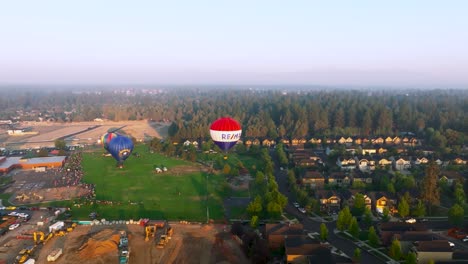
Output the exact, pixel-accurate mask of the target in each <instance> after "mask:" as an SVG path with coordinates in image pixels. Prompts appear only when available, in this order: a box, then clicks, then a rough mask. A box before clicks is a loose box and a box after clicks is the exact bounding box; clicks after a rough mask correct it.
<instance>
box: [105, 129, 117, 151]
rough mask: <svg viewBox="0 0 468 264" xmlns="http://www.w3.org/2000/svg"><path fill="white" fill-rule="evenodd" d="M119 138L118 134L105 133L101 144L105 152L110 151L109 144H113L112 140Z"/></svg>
mask: <svg viewBox="0 0 468 264" xmlns="http://www.w3.org/2000/svg"><path fill="white" fill-rule="evenodd" d="M117 136H118V134H116V133H113V132H108V133H105V134H104V135H102V137H101V144H102V145H103V146H104V149H105V150H107V151H108V146H109V142H111V140H112V139H113V138H116V137H117Z"/></svg>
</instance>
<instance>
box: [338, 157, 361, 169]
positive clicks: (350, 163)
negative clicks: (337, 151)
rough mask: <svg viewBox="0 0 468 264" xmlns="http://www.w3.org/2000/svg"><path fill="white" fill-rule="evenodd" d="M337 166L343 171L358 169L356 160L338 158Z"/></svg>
mask: <svg viewBox="0 0 468 264" xmlns="http://www.w3.org/2000/svg"><path fill="white" fill-rule="evenodd" d="M336 165H338V167H340V169H341V170H345V171H348V170H354V169H355V168H356V159H355V158H349V159H347V158H343V159H341V158H338V160H337V161H336Z"/></svg>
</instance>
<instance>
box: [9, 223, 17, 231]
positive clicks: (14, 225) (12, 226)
mask: <svg viewBox="0 0 468 264" xmlns="http://www.w3.org/2000/svg"><path fill="white" fill-rule="evenodd" d="M19 226H20V224H12V225H11V226H10V227H8V229H10V230H15V229H16V228H18V227H19Z"/></svg>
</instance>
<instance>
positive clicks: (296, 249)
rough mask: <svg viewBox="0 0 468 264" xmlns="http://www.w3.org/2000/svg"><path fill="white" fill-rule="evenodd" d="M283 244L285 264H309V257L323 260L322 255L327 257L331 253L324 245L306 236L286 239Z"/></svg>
mask: <svg viewBox="0 0 468 264" xmlns="http://www.w3.org/2000/svg"><path fill="white" fill-rule="evenodd" d="M284 244H285V245H284V247H285V254H286V263H288V264H289V263H291V264H296V263H297V264H302V263H309V257H312V256H316V257H318V258H323V256H324V255H326V254H328V255H329V254H330V252H331V250H330V248H329V247H327V246H326V245H322V244H321V243H320V242H319V241H317V240H312V239H310V238H308V237H306V236H303V237H287V238H286V239H285V243H284ZM322 263H323V262H322Z"/></svg>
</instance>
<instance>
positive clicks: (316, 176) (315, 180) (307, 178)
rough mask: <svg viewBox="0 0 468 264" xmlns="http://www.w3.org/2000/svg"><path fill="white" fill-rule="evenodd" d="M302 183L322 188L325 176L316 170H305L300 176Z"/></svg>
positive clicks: (314, 187)
mask: <svg viewBox="0 0 468 264" xmlns="http://www.w3.org/2000/svg"><path fill="white" fill-rule="evenodd" d="M302 184H303V185H304V186H305V185H309V186H310V187H311V188H312V189H322V188H323V187H324V186H325V177H324V176H323V175H322V174H321V173H320V172H318V171H313V170H307V171H306V172H305V174H304V176H302Z"/></svg>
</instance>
